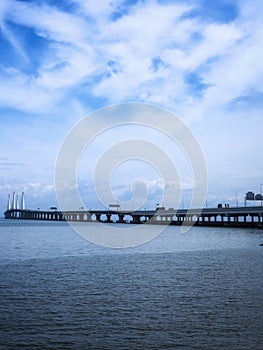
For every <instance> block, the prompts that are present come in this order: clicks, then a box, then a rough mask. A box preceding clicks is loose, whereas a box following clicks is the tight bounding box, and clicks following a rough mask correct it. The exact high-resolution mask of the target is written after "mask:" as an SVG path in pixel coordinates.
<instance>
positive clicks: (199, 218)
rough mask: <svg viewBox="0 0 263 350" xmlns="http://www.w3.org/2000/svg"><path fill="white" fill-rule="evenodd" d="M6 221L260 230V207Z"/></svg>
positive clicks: (39, 213)
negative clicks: (247, 228)
mask: <svg viewBox="0 0 263 350" xmlns="http://www.w3.org/2000/svg"><path fill="white" fill-rule="evenodd" d="M5 218H6V219H21V220H49V221H50V220H51V221H52V220H53V221H76V222H105V223H122V224H142V223H149V224H164V225H182V224H185V225H193V224H194V225H199V226H230V227H256V228H263V206H260V207H233V208H231V207H230V208H205V209H178V210H174V209H169V210H161V209H158V210H137V211H111V210H69V211H63V212H62V211H57V210H55V211H54V210H49V211H43V210H25V209H9V210H7V211H6V212H5Z"/></svg>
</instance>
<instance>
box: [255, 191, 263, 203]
mask: <svg viewBox="0 0 263 350" xmlns="http://www.w3.org/2000/svg"><path fill="white" fill-rule="evenodd" d="M262 199H263V196H262V194H260V193H258V194H256V195H255V201H262Z"/></svg>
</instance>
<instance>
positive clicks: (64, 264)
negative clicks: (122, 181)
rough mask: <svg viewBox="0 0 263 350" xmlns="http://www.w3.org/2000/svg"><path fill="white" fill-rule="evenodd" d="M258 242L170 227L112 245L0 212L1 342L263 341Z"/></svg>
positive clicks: (126, 345)
mask: <svg viewBox="0 0 263 350" xmlns="http://www.w3.org/2000/svg"><path fill="white" fill-rule="evenodd" d="M90 225H93V226H91V229H93V230H94V233H96V223H90ZM149 229H151V228H150V225H149ZM262 243H263V230H259V229H238V228H219V227H217V228H212V227H193V228H192V229H191V230H189V231H188V232H187V233H182V232H181V231H180V227H177V226H171V227H167V228H166V229H165V231H164V232H162V233H161V234H160V235H159V236H158V237H156V238H155V239H153V240H152V241H150V242H147V243H145V244H143V245H141V246H138V247H134V248H125V249H113V248H106V247H102V246H97V245H95V244H93V243H90V242H89V241H87V240H85V239H83V238H82V237H81V236H79V235H78V234H77V233H76V232H74V231H73V230H72V228H71V227H70V226H69V225H68V224H67V223H66V222H41V221H25V220H23V221H20V220H4V219H2V220H0V349H1V350H7V349H10V350H15V349H33V350H34V349H41V350H45V349H61V350H66V349H101V350H102V349H109V350H111V349H116V350H118V349H122V350H125V349H127V350H133V349H134V350H135V349H136V350H139V349H156V350H157V349H158V350H161V349H186V350H191V349H209V350H213V349H224V350H228V349H235V350H238V349H244V350H245V349H246V350H247V349H251V350H257V349H258V350H259V349H261V350H262V349H263V269H262V267H263V264H262V262H263V260H262V259H263V246H261V244H262Z"/></svg>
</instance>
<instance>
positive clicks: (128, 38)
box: [0, 0, 263, 212]
mask: <svg viewBox="0 0 263 350" xmlns="http://www.w3.org/2000/svg"><path fill="white" fill-rule="evenodd" d="M262 17H263V3H262V1H259V0H253V1H250V0H236V1H234V0H232V1H231V0H222V1H208V0H203V1H199V0H178V1H161V0H160V1H157V0H151V1H121V0H116V1H108V0H98V1H85V0H64V1H53V0H41V1H30V0H29V1H23V0H20V1H12V0H1V3H0V47H1V50H0V82H1V84H0V123H1V128H0V136H1V137H0V150H1V153H0V191H1V192H0V193H1V198H0V210H1V212H3V210H4V209H5V205H6V198H7V194H8V193H10V192H12V191H16V192H17V193H21V191H23V190H24V191H25V192H26V198H27V204H28V206H30V207H38V206H41V207H49V206H50V205H53V203H55V195H54V167H55V162H56V156H57V154H58V151H59V148H60V146H61V144H62V142H63V139H64V137H65V135H66V134H67V133H68V132H69V130H70V129H71V128H72V127H73V126H74V125H75V123H77V122H78V121H79V120H80V119H81V118H83V117H84V116H86V115H87V114H88V113H90V112H93V111H95V110H96V109H98V108H102V107H106V106H108V105H110V104H116V103H123V102H144V103H150V104H154V105H157V106H160V107H163V108H165V109H167V110H169V111H172V112H174V113H175V114H176V115H178V116H180V117H181V118H182V120H184V121H185V122H186V123H187V125H188V126H189V127H190V129H191V130H192V132H193V133H194V135H195V136H196V138H197V139H198V141H199V143H200V145H201V147H202V149H203V153H204V156H205V158H206V162H207V169H208V176H209V192H208V202H209V204H215V203H217V202H226V201H228V202H230V203H234V202H235V199H236V198H235V197H236V193H237V194H238V199H239V201H240V203H241V202H242V199H243V197H244V193H245V192H247V191H248V190H253V191H255V192H259V186H260V183H263V164H262V151H263V141H262V109H263V103H262V96H263V83H262V81H263V79H262V78H263V63H262V57H263V44H262V42H263V28H262V22H263V18H262ZM128 134H129V132H128V131H127V135H128ZM108 137H112V136H108ZM149 137H150V136H149ZM151 137H152V139H153V138H155V136H154V135H152V136H151ZM157 139H158V138H157ZM157 139H156V138H155V140H157ZM101 142H102V143H103V142H106V143H107V140H106V141H105V140H104V141H103V140H102V141H101ZM156 142H157V141H156ZM158 142H160V144H161V145H162V147H164V148H165V147H166V146H165V142H166V141H165V140H162V137H160V140H159V141H158ZM95 154H96V152H95V151H94V152H93V153H92V149H91V150H90V152H89V159H90V160H87V161H90V162H92V160H93V161H95ZM178 157H179V158H178V159H180V156H178ZM124 170H125V169H120V170H119V172H116V174H118V176H119V177H118V178H117V177H116V176H115V180H114V177H113V183H114V186H115V187H114V188H115V191H116V194H117V195H118V196H119V197H120V198H123V199H125V198H126V197H125V196H126V194H127V193H128V192H129V183H130V182H131V181H134V180H135V177H136V178H137V177H138V176H139V175H136V176H135V175H134V174H141V172H140V164H139V163H138V162H137V163H136V162H135V164H134V165H133V166H132V165H131V164H130V163H129V166H127V170H128V174H127V173H125V171H124ZM184 171H185V174H184ZM182 172H183V173H182V175H181V176H182V178H183V179H184V181H183V191H184V193H185V194H184V196H185V198H184V200H185V201H186V202H187V200H188V197H189V192H188V191H191V186H192V185H191V181H190V178H189V174H188V173H187V171H186V170H185V169H184V167H183V166H182ZM86 175H87V176H86V177H85V179H84V178H82V177H81V176H80V184H81V186H80V187H81V192H83V193H86V198H88V199H86V202H88V203H89V204H90V205H96V201H97V199H96V197H95V194H94V191H93V190H92V185H91V182H92V181H91V180H92V179H91V178H90V176H91V174H90V173H89V172H88V171H87V172H86ZM143 178H144V179H145V181H147V182H148V184H149V189H150V194H151V197H150V199H149V201H150V203H155V202H157V201H158V200H159V197H160V193H161V185H160V179H159V178H158V174H157V173H156V172H155V171H153V170H149V171H147V170H145V166H143ZM84 195H85V194H84ZM127 196H129V194H127Z"/></svg>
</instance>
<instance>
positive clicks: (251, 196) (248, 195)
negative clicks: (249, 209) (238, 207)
mask: <svg viewBox="0 0 263 350" xmlns="http://www.w3.org/2000/svg"><path fill="white" fill-rule="evenodd" d="M246 200H247V201H254V200H255V193H254V192H252V191H248V192H247V193H246Z"/></svg>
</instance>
